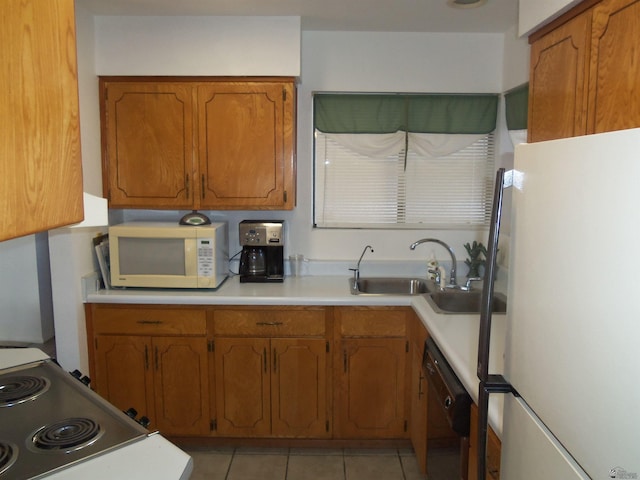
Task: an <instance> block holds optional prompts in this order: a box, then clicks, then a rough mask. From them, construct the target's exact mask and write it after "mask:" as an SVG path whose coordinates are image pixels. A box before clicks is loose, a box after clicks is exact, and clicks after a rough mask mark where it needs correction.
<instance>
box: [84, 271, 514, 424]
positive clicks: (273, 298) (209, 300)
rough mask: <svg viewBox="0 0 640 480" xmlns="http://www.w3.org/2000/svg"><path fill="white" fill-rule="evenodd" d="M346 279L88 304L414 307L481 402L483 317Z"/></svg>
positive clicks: (498, 398) (495, 335) (498, 326)
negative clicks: (354, 287)
mask: <svg viewBox="0 0 640 480" xmlns="http://www.w3.org/2000/svg"><path fill="white" fill-rule="evenodd" d="M349 280H350V277H347V276H306V277H285V280H284V282H283V283H242V284H241V283H240V280H239V277H237V276H236V277H231V278H228V279H227V280H226V281H225V282H224V283H223V284H222V285H221V286H220V287H219V288H218V289H217V290H215V291H207V290H150V289H126V290H123V289H119V290H100V291H98V292H94V293H89V294H88V295H87V296H86V302H87V303H131V304H181V305H327V306H330V305H344V306H348V305H365V306H366V305H371V306H374V305H378V306H385V305H387V306H411V307H413V309H414V310H415V312H416V313H417V314H418V316H419V318H420V319H421V320H422V322H423V324H424V325H425V326H426V328H427V330H428V331H429V333H430V334H431V336H432V337H433V339H434V340H435V342H436V343H437V344H438V346H439V347H440V350H442V352H443V353H444V355H445V357H446V358H447V360H448V361H449V363H450V364H451V367H452V368H453V370H454V371H455V372H456V374H457V375H458V378H459V379H460V381H461V382H462V383H463V385H464V386H465V388H466V389H467V391H468V392H469V394H470V395H471V397H472V398H473V400H474V401H475V402H476V403H477V401H478V378H477V376H476V363H477V356H478V332H479V325H480V316H479V315H444V314H437V313H435V312H434V311H433V309H432V308H431V307H430V306H429V304H428V303H427V301H426V300H425V299H424V297H423V296H422V295H414V296H408V295H351V293H350V292H349ZM505 327H506V315H504V314H495V315H493V317H492V334H491V357H490V361H489V372H490V373H495V374H502V373H504V340H505ZM502 403H503V396H502V395H493V396H491V399H490V402H489V423H490V425H491V427H492V428H493V429H494V430H495V432H496V433H497V434H498V436H501V435H502Z"/></svg>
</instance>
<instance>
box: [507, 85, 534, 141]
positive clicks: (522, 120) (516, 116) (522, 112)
mask: <svg viewBox="0 0 640 480" xmlns="http://www.w3.org/2000/svg"><path fill="white" fill-rule="evenodd" d="M504 102H505V115H506V119H507V129H508V130H526V128H527V116H528V112H529V84H528V83H526V84H524V85H521V86H520V87H516V88H514V89H513V90H511V91H509V92H507V93H505V95H504Z"/></svg>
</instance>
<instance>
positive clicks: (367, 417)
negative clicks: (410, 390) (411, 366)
mask: <svg viewBox="0 0 640 480" xmlns="http://www.w3.org/2000/svg"><path fill="white" fill-rule="evenodd" d="M407 350H408V348H407V342H406V340H405V339H404V338H360V339H355V338H354V339H343V340H342V342H341V352H340V355H341V356H342V358H341V368H340V370H339V371H340V375H339V386H338V388H339V394H338V395H339V402H338V405H337V408H338V418H339V420H338V425H337V426H336V428H337V429H339V432H340V436H341V437H343V438H401V437H405V436H406V429H407V425H406V414H405V391H404V390H405V389H404V385H405V368H406V367H405V365H406V362H407V360H406V357H407ZM336 370H337V368H336Z"/></svg>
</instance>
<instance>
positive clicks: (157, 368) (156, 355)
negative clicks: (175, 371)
mask: <svg viewBox="0 0 640 480" xmlns="http://www.w3.org/2000/svg"><path fill="white" fill-rule="evenodd" d="M155 357H156V372H157V371H158V370H159V367H158V347H156V354H155Z"/></svg>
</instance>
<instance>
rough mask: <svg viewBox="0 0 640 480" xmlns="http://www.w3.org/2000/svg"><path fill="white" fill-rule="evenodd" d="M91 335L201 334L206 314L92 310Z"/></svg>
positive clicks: (172, 311) (165, 311) (136, 309)
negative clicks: (92, 333)
mask: <svg viewBox="0 0 640 480" xmlns="http://www.w3.org/2000/svg"><path fill="white" fill-rule="evenodd" d="M92 316H93V332H94V333H95V334H107V333H109V334H124V335H126V334H130V335H205V334H206V331H207V322H206V314H205V311H204V310H198V309H167V308H145V307H131V308H111V307H110V308H102V307H97V306H94V307H93V313H92Z"/></svg>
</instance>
